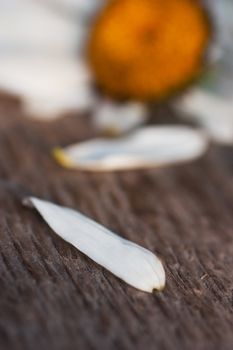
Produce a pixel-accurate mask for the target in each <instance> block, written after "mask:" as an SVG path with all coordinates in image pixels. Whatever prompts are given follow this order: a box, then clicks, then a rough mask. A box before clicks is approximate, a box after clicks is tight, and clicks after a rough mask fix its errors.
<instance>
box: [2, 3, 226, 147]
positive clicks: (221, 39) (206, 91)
mask: <svg viewBox="0 0 233 350" xmlns="http://www.w3.org/2000/svg"><path fill="white" fill-rule="evenodd" d="M147 1H148V0H146V1H145V0H113V1H110V5H108V0H0V4H1V12H0V87H1V88H2V89H4V90H8V91H10V92H13V93H14V94H19V95H21V96H22V97H23V99H24V106H25V109H26V112H27V113H28V115H34V116H38V117H40V118H41V117H46V118H48V117H57V116H59V115H61V114H62V113H63V112H66V111H67V110H79V111H80V110H89V111H91V112H92V115H93V119H94V121H95V125H96V127H98V128H100V129H101V130H103V129H104V130H107V131H108V132H109V131H114V133H121V132H125V131H128V130H130V129H131V128H134V127H135V126H137V125H140V124H141V123H143V122H145V120H146V117H147V108H146V104H143V103H141V102H139V100H143V99H148V98H149V99H150V98H152V97H153V98H161V97H162V96H165V95H167V94H169V93H170V92H171V91H175V92H177V90H179V88H180V87H182V86H183V85H184V84H185V83H188V82H189V81H190V79H191V78H194V77H196V76H197V75H199V73H200V71H201V70H202V67H203V55H204V52H205V50H204V49H205V47H206V45H207V39H208V37H209V25H208V21H206V16H205V14H204V12H203V11H202V10H201V8H200V7H199V5H198V4H199V2H198V1H190V0H182V1H181V0H168V1H166V2H165V1H164V2H158V1H154V3H153V2H152V1H150V2H147ZM203 2H204V3H205V4H206V6H208V7H209V12H210V13H211V16H210V17H212V21H213V22H214V25H215V27H216V32H215V36H214V37H215V40H214V41H213V42H212V46H211V50H210V55H209V61H210V62H211V69H210V70H209V72H208V74H207V75H206V76H205V78H204V79H202V80H201V81H200V83H198V84H197V83H196V84H195V85H194V89H189V90H188V92H187V93H185V94H183V95H182V98H181V97H179V96H178V98H177V99H176V103H175V104H174V107H175V108H178V109H179V110H182V111H183V113H184V114H185V115H186V116H187V117H189V116H191V118H192V119H195V120H196V121H197V122H198V123H199V124H200V125H202V127H204V128H206V129H207V130H209V132H210V133H211V135H212V136H213V137H214V138H215V139H216V140H218V141H219V140H220V141H224V142H231V141H232V136H231V135H232V128H233V127H232V118H233V113H232V103H231V102H230V99H231V97H232V92H231V91H233V89H232V78H233V64H232V62H233V61H232V57H233V56H232V55H233V45H232V40H231V38H232V34H233V26H232V21H231V17H232V14H233V4H232V1H231V0H222V1H221V2H220V1H219V0H203ZM106 4H107V6H106ZM149 4H150V5H149ZM159 4H161V5H159ZM152 5H153V8H154V12H153V11H151V8H150V6H152ZM169 10H170V11H169ZM98 13H99V15H98ZM187 19H188V21H187ZM183 23H188V25H189V26H187V27H186V26H185V25H183ZM91 28H93V29H91ZM110 29H111V30H110ZM90 30H91V31H90ZM180 31H181V32H180ZM139 39H140V40H139ZM88 43H89V44H88ZM156 45H157V46H156ZM86 46H88V48H89V49H88V52H89V62H90V65H91V67H92V71H90V70H89V67H88V66H87V62H86V58H85V55H84V53H85V47H86ZM178 48H179V50H178ZM177 52H179V53H180V55H181V56H179V55H178V54H177ZM123 68H124V69H123ZM94 81H97V82H98V83H99V85H101V86H102V87H103V88H104V90H106V91H107V92H108V93H109V94H112V95H117V97H134V102H133V103H132V102H125V103H124V104H121V105H119V104H118V103H117V102H116V101H114V100H112V99H110V98H109V96H104V98H103V97H99V96H97V94H96V93H95V91H94V89H92V86H93V83H94ZM210 104H211V106H210ZM214 105H215V108H212V106H214ZM212 115H213V116H214V117H213V118H212V117H211V116H212ZM220 126H221V127H220Z"/></svg>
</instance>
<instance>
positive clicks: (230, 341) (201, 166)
mask: <svg viewBox="0 0 233 350" xmlns="http://www.w3.org/2000/svg"><path fill="white" fill-rule="evenodd" d="M163 113H165V112H163ZM160 116H161V111H160ZM94 134H95V132H94V130H93V128H92V126H91V123H90V120H89V118H88V117H87V116H86V117H85V116H79V117H77V116H75V115H73V116H69V117H67V118H64V119H60V120H57V121H54V122H51V123H45V122H44V123H43V122H38V121H33V120H29V119H26V118H24V117H23V115H22V111H21V110H20V104H19V102H18V101H17V100H14V101H13V102H12V101H11V100H9V99H8V98H5V97H4V96H1V97H0V164H1V166H0V213H1V215H0V316H1V317H0V349H1V350H21V349H22V350H31V349H34V350H37V349H38V350H41V349H51V350H53V349H54V350H59V349H62V350H69V349H71V350H72V349H88V350H89V349H90V350H92V349H113V350H114V349H147V350H150V349H158V350H163V349H166V350H170V349H189V350H192V349H193V350H194V349H195V350H202V349H203V350H204V349H210V350H214V349H216V350H221V349H224V350H227V349H229V350H230V349H232V347H233V332H232V330H233V157H232V156H233V150H232V149H231V148H228V149H227V148H225V149H224V148H220V147H217V146H212V147H211V148H210V150H209V152H208V154H207V155H206V156H205V157H204V158H203V159H201V160H199V161H196V162H193V163H190V164H185V165H180V166H173V167H170V168H166V169H153V170H144V171H133V172H129V171H128V172H121V173H108V174H89V173H84V172H78V171H70V170H66V169H63V168H61V167H59V166H58V165H57V164H56V163H55V162H54V160H53V159H52V158H51V156H50V150H51V148H53V147H54V146H56V145H62V146H63V145H67V144H68V143H71V142H74V141H78V140H82V139H86V138H89V137H91V136H93V135H94ZM27 194H34V195H36V196H39V197H42V198H45V199H48V200H51V201H54V202H56V203H59V204H62V205H65V206H69V207H72V208H76V209H78V210H80V211H81V212H83V213H85V214H86V215H88V216H90V217H91V218H93V219H95V220H97V221H98V222H100V223H102V224H103V225H105V226H107V227H109V228H110V229H112V230H114V231H115V232H118V233H119V234H121V235H122V236H124V237H126V238H128V239H130V240H132V241H135V242H136V243H139V244H141V245H143V246H145V247H146V248H148V249H150V250H152V251H154V252H155V253H157V254H159V255H160V256H161V258H162V259H163V261H164V262H165V268H166V273H167V286H166V289H165V291H164V292H163V293H159V294H154V295H149V294H146V293H142V292H139V291H137V290H135V289H133V288H131V287H130V286H127V285H126V284H125V283H123V282H121V281H120V280H118V279H117V278H115V277H114V276H113V275H111V274H110V273H109V272H107V271H106V270H104V269H103V268H101V267H100V266H98V265H96V264H95V263H93V262H92V261H91V260H90V259H88V258H87V257H85V256H84V255H83V254H81V253H80V252H79V251H78V250H76V249H75V248H73V247H72V246H70V245H69V244H67V243H65V242H64V241H62V240H61V239H60V238H59V237H57V236H56V235H55V234H54V233H53V232H52V231H51V230H50V229H49V227H48V226H47V225H46V224H45V222H44V221H43V220H42V219H41V218H40V216H39V215H38V214H37V213H36V212H35V211H33V210H29V209H27V208H24V207H23V206H22V205H21V198H22V197H23V196H24V195H27Z"/></svg>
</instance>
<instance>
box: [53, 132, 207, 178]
mask: <svg viewBox="0 0 233 350" xmlns="http://www.w3.org/2000/svg"><path fill="white" fill-rule="evenodd" d="M207 146H208V139H207V138H206V136H205V134H203V133H202V132H201V131H197V130H194V129H192V128H188V127H185V126H150V127H145V128H142V129H139V130H138V131H136V132H134V133H132V134H130V135H128V136H126V137H124V138H120V139H95V140H91V141H86V142H82V143H78V144H74V145H71V146H69V147H66V148H64V149H63V150H60V149H57V150H55V151H54V156H55V157H56V158H57V160H58V161H59V162H60V163H61V164H62V165H63V166H67V167H76V168H79V169H84V170H91V171H109V170H124V169H134V168H145V167H147V168H148V167H155V166H165V165H169V164H171V163H176V162H182V161H187V160H192V159H195V158H197V157H199V156H201V155H202V154H203V153H204V152H205V151H206V149H207Z"/></svg>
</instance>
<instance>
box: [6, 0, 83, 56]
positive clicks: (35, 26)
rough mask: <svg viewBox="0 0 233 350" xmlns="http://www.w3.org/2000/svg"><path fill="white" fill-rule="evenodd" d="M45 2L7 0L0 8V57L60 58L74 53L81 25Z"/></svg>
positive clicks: (81, 30)
mask: <svg viewBox="0 0 233 350" xmlns="http://www.w3.org/2000/svg"><path fill="white" fill-rule="evenodd" d="M1 1H2V0H1ZM45 2H46V1H44V2H43V1H40V0H38V1H32V0H18V1H17V0H7V1H5V2H4V4H1V11H0V49H1V54H2V53H7V52H8V53H12V54H13V55H14V54H15V53H17V52H18V53H22V54H26V53H28V54H32V53H34V54H39V55H40V54H47V55H48V54H51V55H59V56H60V55H67V54H75V53H76V51H77V46H80V45H81V42H82V40H83V30H84V31H86V29H84V28H83V26H82V25H81V24H80V22H78V21H76V22H75V21H73V20H70V19H69V18H67V17H66V16H62V14H59V13H57V12H56V11H54V10H52V8H49V6H47V5H46V4H45ZM79 44H80V45H79Z"/></svg>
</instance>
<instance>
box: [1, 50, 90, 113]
mask: <svg viewBox="0 0 233 350" xmlns="http://www.w3.org/2000/svg"><path fill="white" fill-rule="evenodd" d="M90 81H91V77H90V75H89V72H88V70H87V68H86V66H85V65H84V63H83V62H82V61H81V60H75V59H72V58H61V59H54V58H52V57H46V58H37V57H24V56H23V57H15V58H11V57H2V58H0V88H2V89H4V90H6V91H9V92H13V93H14V94H18V95H19V96H21V97H22V98H23V99H24V102H25V109H26V111H27V112H28V113H29V114H31V115H33V116H37V117H42V118H44V117H49V116H54V115H57V116H58V114H59V113H63V112H66V111H67V110H73V109H78V110H84V109H90V108H91V107H92V103H93V95H92V91H91V88H90Z"/></svg>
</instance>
